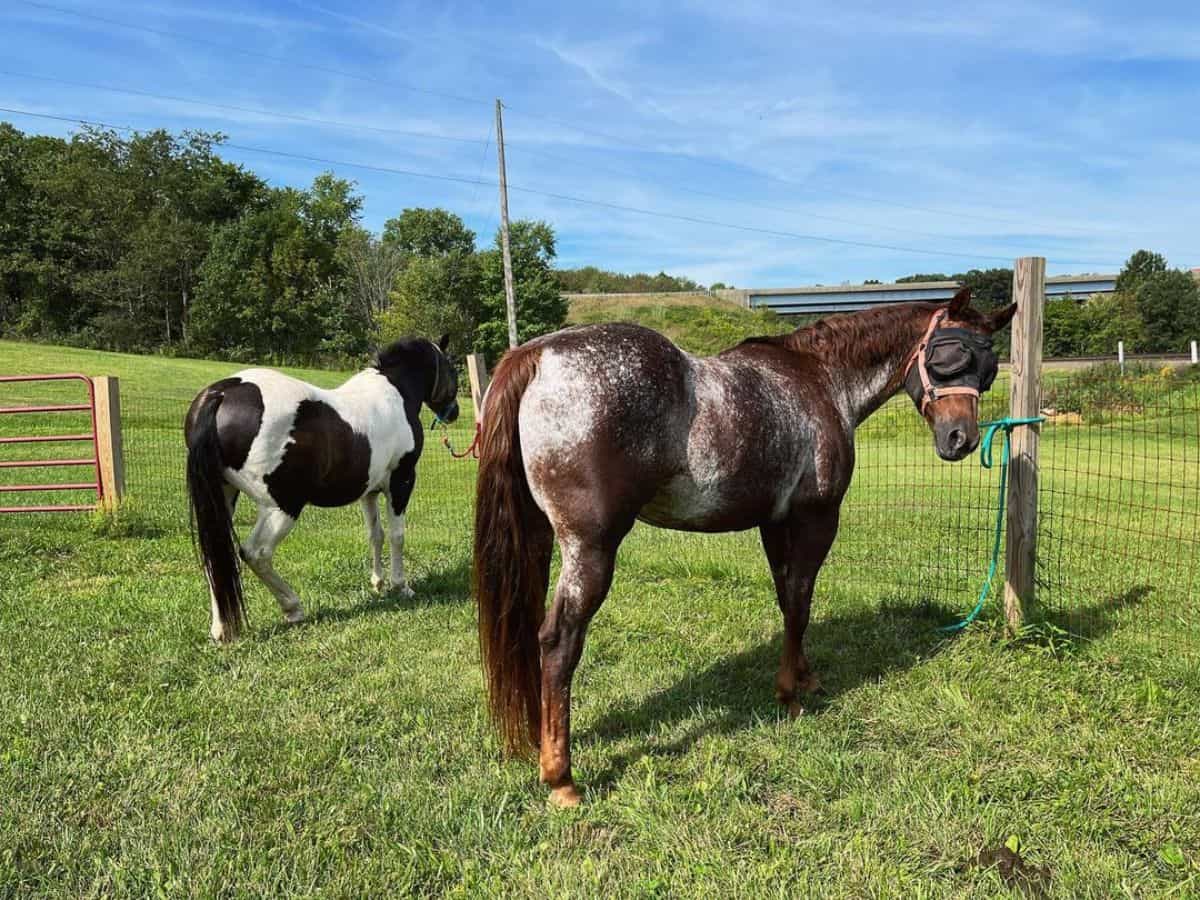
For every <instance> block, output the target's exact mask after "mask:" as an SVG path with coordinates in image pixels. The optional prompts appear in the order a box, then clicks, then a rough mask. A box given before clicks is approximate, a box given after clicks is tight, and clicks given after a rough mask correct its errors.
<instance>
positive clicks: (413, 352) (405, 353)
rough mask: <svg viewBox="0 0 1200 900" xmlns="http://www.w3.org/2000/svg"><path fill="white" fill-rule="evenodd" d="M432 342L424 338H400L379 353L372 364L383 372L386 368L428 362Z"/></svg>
mask: <svg viewBox="0 0 1200 900" xmlns="http://www.w3.org/2000/svg"><path fill="white" fill-rule="evenodd" d="M431 346H432V344H430V343H429V341H427V340H425V339H424V338H400V340H398V341H392V342H391V343H390V344H388V345H387V346H386V347H384V348H383V349H382V350H380V351H379V352H378V353H377V354H375V360H374V361H373V362H372V363H371V365H372V366H373V367H374V368H376V369H379V370H380V371H381V372H382V371H384V370H385V369H398V368H401V367H403V366H415V365H424V364H427V363H428V362H429V360H430V356H429V348H430V347H431Z"/></svg>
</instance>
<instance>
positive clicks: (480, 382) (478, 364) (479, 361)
mask: <svg viewBox="0 0 1200 900" xmlns="http://www.w3.org/2000/svg"><path fill="white" fill-rule="evenodd" d="M467 375H468V376H469V377H470V379H471V402H472V403H473V404H474V406H475V424H476V425H478V424H479V423H480V421H481V413H482V411H483V395H484V394H485V393H487V387H488V370H487V361H486V360H485V359H484V358H483V354H482V353H471V354H469V355H468V356H467Z"/></svg>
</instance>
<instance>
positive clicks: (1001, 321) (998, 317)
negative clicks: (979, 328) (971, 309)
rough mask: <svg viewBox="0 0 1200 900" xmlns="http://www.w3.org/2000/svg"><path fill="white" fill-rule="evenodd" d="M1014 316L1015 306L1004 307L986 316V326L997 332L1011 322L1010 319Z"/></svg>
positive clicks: (1013, 304) (1012, 304)
mask: <svg viewBox="0 0 1200 900" xmlns="http://www.w3.org/2000/svg"><path fill="white" fill-rule="evenodd" d="M1016 314H1017V304H1015V303H1010V304H1009V305H1008V306H1006V307H1004V309H999V310H996V312H994V313H992V314H991V315H990V316H988V324H989V325H990V326H991V328H992V331H999V330H1000V329H1001V328H1003V327H1004V326H1005V325H1007V324H1008V323H1009V322H1011V321H1012V317H1013V316H1015V315H1016Z"/></svg>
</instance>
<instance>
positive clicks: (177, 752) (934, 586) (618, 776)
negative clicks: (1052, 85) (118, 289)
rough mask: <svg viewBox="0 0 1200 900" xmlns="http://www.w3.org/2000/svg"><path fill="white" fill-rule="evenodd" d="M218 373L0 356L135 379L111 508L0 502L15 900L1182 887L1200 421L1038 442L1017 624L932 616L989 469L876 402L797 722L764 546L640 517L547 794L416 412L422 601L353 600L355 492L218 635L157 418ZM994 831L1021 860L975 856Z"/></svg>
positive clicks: (1090, 891)
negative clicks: (577, 798)
mask: <svg viewBox="0 0 1200 900" xmlns="http://www.w3.org/2000/svg"><path fill="white" fill-rule="evenodd" d="M235 368H236V367H235V366H231V365H228V364H220V363H208V362H199V361H192V360H171V359H158V358H146V357H133V356H122V355H116V354H102V353H96V352H90V351H76V350H69V349H63V348H52V347H40V346H32V345H25V344H17V343H11V342H0V374H3V373H20V372H35V371H68V370H78V371H84V372H87V373H91V374H115V375H118V376H120V377H121V380H122V395H123V403H124V406H125V412H126V432H125V440H126V453H127V466H128V469H129V474H128V480H129V492H130V501H129V503H128V505H127V507H126V509H125V510H124V511H123V512H122V514H121V515H120V516H118V517H117V518H116V519H115V520H104V519H99V518H96V517H92V516H89V515H87V514H83V515H61V514H60V515H22V516H0V896H13V897H17V896H20V897H25V896H31V895H49V896H71V897H75V896H138V897H140V896H150V895H154V896H167V897H175V896H201V897H208V896H231V897H232V896H262V895H268V894H270V895H284V894H287V895H296V896H322V897H361V896H399V895H405V894H415V895H443V894H449V895H460V896H481V895H483V896H487V895H503V896H512V897H525V896H538V897H543V896H555V897H557V896H578V897H585V896H586V897H594V896H600V895H605V896H630V897H643V896H705V897H715V896H721V897H723V896H746V897H762V896H779V897H785V896H786V897H795V896H818V895H819V896H843V897H855V898H857V897H864V896H904V897H921V896H955V897H961V896H1004V895H1005V894H1006V893H1008V892H1014V893H1016V894H1018V895H1019V894H1022V893H1024V894H1027V895H1030V896H1042V895H1045V896H1056V897H1080V896H1092V897H1112V896H1139V897H1142V896H1173V897H1189V896H1197V895H1200V716H1198V715H1197V712H1196V711H1197V709H1198V708H1200V626H1197V624H1196V622H1197V617H1196V616H1197V613H1200V601H1198V600H1197V598H1196V597H1195V596H1194V587H1195V584H1196V582H1195V578H1194V566H1195V564H1196V563H1197V560H1196V559H1195V551H1196V539H1197V535H1196V532H1195V521H1196V520H1195V513H1194V510H1195V508H1196V507H1195V505H1194V504H1193V503H1192V500H1194V498H1195V497H1196V494H1197V491H1198V490H1200V475H1198V473H1197V471H1196V468H1197V463H1196V460H1197V456H1198V451H1200V447H1198V442H1197V436H1196V428H1197V421H1196V419H1197V417H1196V416H1195V415H1194V414H1193V415H1192V417H1191V419H1190V420H1189V421H1190V424H1187V423H1185V424H1183V425H1180V426H1178V430H1175V426H1174V425H1172V426H1171V429H1172V430H1168V429H1166V428H1165V427H1161V423H1160V425H1159V426H1155V427H1153V428H1150V427H1148V426H1146V423H1142V425H1143V427H1142V428H1141V431H1140V432H1139V430H1138V426H1137V424H1136V423H1135V424H1134V425H1133V426H1131V427H1129V428H1125V429H1122V428H1120V427H1118V426H1114V425H1111V424H1110V425H1107V426H1095V427H1094V428H1093V427H1084V426H1080V427H1077V428H1076V429H1075V430H1074V431H1072V432H1070V433H1069V434H1068V433H1066V432H1063V433H1061V434H1059V433H1052V432H1050V430H1049V429H1048V430H1047V435H1046V437H1045V439H1044V441H1043V447H1044V449H1045V450H1046V456H1045V457H1044V469H1045V475H1046V482H1047V485H1048V486H1047V491H1046V494H1045V495H1044V505H1045V506H1046V507H1047V509H1048V513H1049V514H1048V516H1047V521H1046V525H1045V529H1044V535H1043V546H1044V548H1045V550H1046V554H1045V559H1044V560H1043V562H1042V564H1041V565H1040V566H1039V578H1040V579H1041V580H1042V581H1043V583H1044V585H1045V587H1044V590H1043V594H1044V602H1045V606H1044V609H1043V610H1042V613H1041V614H1040V615H1039V616H1038V618H1037V622H1036V623H1035V625H1034V626H1033V627H1032V628H1031V629H1030V633H1029V634H1028V635H1027V636H1025V637H1024V638H1023V639H1021V640H1017V641H1010V640H1007V639H1006V638H1005V637H1004V635H1003V632H1002V630H1001V629H1000V627H999V624H998V622H999V620H998V616H997V613H996V607H995V604H990V605H989V607H988V610H987V612H986V613H985V615H984V616H983V618H982V620H981V621H980V622H979V623H978V624H977V625H975V626H972V627H971V628H970V629H968V630H967V631H966V632H965V633H963V634H961V635H959V636H957V637H953V638H947V637H946V636H945V635H943V634H942V633H941V632H939V631H938V626H940V625H944V624H946V623H948V622H952V621H954V620H955V619H956V618H958V617H959V616H960V615H962V614H963V613H964V612H965V611H966V610H967V609H969V608H970V607H971V605H972V604H973V603H974V600H975V595H976V592H977V591H978V585H979V581H980V578H981V577H982V574H983V572H984V570H985V566H986V562H987V554H988V551H989V549H990V540H991V534H990V530H991V527H992V517H993V516H994V502H995V497H994V490H995V485H996V478H997V476H998V471H993V472H986V471H983V470H981V469H980V468H979V467H978V465H977V461H976V460H975V458H971V459H970V460H968V461H966V462H964V463H962V464H960V465H958V466H949V465H946V464H943V463H940V462H938V461H937V460H936V459H935V457H934V454H933V449H932V445H931V442H930V440H929V438H928V436H927V434H926V433H923V432H922V428H923V426H922V425H921V423H920V422H919V420H918V419H917V417H916V415H915V413H913V411H912V409H911V405H910V404H908V401H907V400H904V402H903V403H899V402H897V403H895V404H892V405H889V407H888V408H887V409H885V410H884V411H881V412H880V413H879V414H878V416H877V418H876V419H874V420H872V422H871V423H868V425H867V426H866V428H865V430H864V432H863V434H862V440H861V441H860V445H859V467H860V468H859V472H858V475H857V476H856V479H857V480H856V483H855V485H854V487H853V488H852V492H851V496H850V498H849V499H848V501H847V506H846V510H845V516H844V519H843V529H842V534H841V536H840V537H839V543H838V545H837V546H836V547H835V551H834V557H833V559H832V560H831V563H830V565H829V566H828V567H827V570H826V572H825V573H824V574H823V576H822V580H821V582H820V583H819V586H818V597H817V600H816V603H815V606H814V615H813V623H812V626H811V628H810V632H809V640H808V646H809V650H810V657H811V659H812V660H813V662H814V665H815V667H816V668H817V670H818V671H819V673H820V675H821V677H822V679H823V681H824V684H825V688H826V692H825V694H824V696H823V697H822V699H821V701H820V703H819V704H818V705H817V706H816V707H815V708H814V710H813V711H812V713H811V714H810V715H807V716H805V717H802V718H801V719H799V720H797V721H794V722H793V721H789V720H788V719H787V717H786V716H785V715H782V714H781V713H780V711H779V710H778V709H777V708H776V705H775V703H774V699H773V691H772V684H773V677H774V671H775V666H776V661H777V658H778V654H779V649H780V627H781V622H780V616H779V614H778V611H777V610H776V608H775V603H774V597H773V593H772V589H771V584H770V579H769V576H768V573H767V569H766V565H765V562H764V561H763V559H762V555H761V551H760V550H759V548H758V546H757V538H756V536H755V535H754V534H752V533H751V534H740V535H728V536H704V537H698V536H686V535H679V534H675V533H668V532H661V531H655V530H653V529H649V528H645V527H642V526H639V527H638V528H637V529H635V532H634V534H633V535H631V537H630V539H629V540H628V541H627V542H626V546H625V548H624V549H623V551H622V556H621V559H620V562H619V565H618V570H617V576H616V581H615V583H614V586H613V590H612V593H611V595H610V597H609V599H608V601H607V602H606V604H605V605H604V607H603V609H602V610H601V612H600V614H599V615H598V617H597V619H596V621H595V622H594V623H593V626H592V628H591V632H590V634H589V637H588V641H587V645H586V650H585V653H584V658H583V662H582V664H581V666H580V670H579V674H578V676H577V678H576V682H575V696H574V710H575V717H574V726H575V764H576V776H577V778H578V780H579V781H580V783H581V786H582V787H583V788H584V791H585V804H584V805H583V806H582V807H581V808H580V809H578V810H573V811H565V812H564V811H559V810H554V809H551V808H550V807H549V806H548V805H547V802H546V792H545V790H544V789H543V788H542V787H541V786H539V785H538V784H537V780H536V769H535V767H534V766H533V765H532V764H530V763H529V762H526V761H521V760H506V759H504V758H503V757H502V756H501V754H500V752H499V746H498V743H497V740H496V737H495V735H494V733H493V731H492V729H491V727H490V725H489V722H488V720H487V717H486V714H485V712H484V703H483V697H484V695H483V686H482V682H481V677H480V671H479V659H478V648H477V643H476V635H475V614H474V609H473V606H472V602H471V599H470V596H469V587H468V583H469V561H470V522H471V503H472V486H473V479H474V472H475V464H474V462H472V461H471V460H461V461H457V460H453V459H451V458H450V456H449V454H447V453H446V451H445V450H444V449H443V448H442V447H441V446H440V434H437V433H435V434H434V435H431V436H430V439H429V442H428V443H427V447H426V458H425V459H424V460H423V463H422V468H421V472H420V475H419V479H418V483H417V488H416V495H415V498H414V502H413V509H412V513H411V516H410V528H409V533H408V547H407V552H406V559H407V563H408V568H409V573H410V578H411V580H412V582H413V585H414V587H415V589H416V594H417V595H416V598H415V599H412V600H405V599H402V598H400V597H399V596H387V595H385V596H376V595H373V594H372V593H371V591H370V590H369V585H368V566H367V560H366V543H365V538H364V535H363V531H362V524H361V518H360V513H359V511H358V509H357V507H351V508H347V509H343V510H308V511H306V512H305V514H304V516H303V517H302V519H301V521H300V523H299V525H298V526H297V528H296V530H295V531H294V532H293V534H292V536H291V537H290V538H289V539H288V540H287V541H286V542H285V543H284V544H283V545H282V547H281V549H280V551H279V555H278V557H277V566H278V568H279V569H280V571H281V572H282V574H283V575H284V577H285V578H287V579H288V580H290V581H291V582H292V583H293V584H294V585H295V587H296V588H297V589H298V591H299V593H300V594H301V596H302V597H303V599H304V601H305V604H306V608H307V611H308V614H309V620H308V621H307V622H306V623H305V624H303V625H300V626H297V627H285V626H284V625H283V622H282V617H281V616H280V614H279V611H278V609H277V608H276V607H275V605H274V602H273V600H272V599H271V598H270V596H269V594H268V593H267V591H266V590H265V589H264V588H263V587H262V585H260V584H258V583H257V582H256V581H255V580H254V579H253V576H250V578H249V579H248V581H247V585H248V593H249V600H250V611H249V614H250V629H249V633H248V634H247V636H246V637H245V638H244V639H243V640H242V641H240V642H239V643H237V644H236V645H234V646H230V647H216V646H214V645H212V643H211V642H210V640H209V637H208V597H207V591H206V588H205V587H204V585H203V582H202V580H201V576H200V572H199V568H198V566H197V564H196V562H195V558H194V555H193V552H192V548H191V542H190V538H189V534H188V526H187V512H186V505H185V504H184V502H183V493H182V485H183V470H182V461H183V450H182V436H181V433H180V429H181V422H182V416H183V412H184V410H185V409H186V406H187V403H188V401H189V400H190V398H191V396H192V395H193V394H194V393H195V391H196V390H198V389H199V388H200V387H202V386H203V385H204V384H205V383H207V382H209V381H212V380H215V379H216V378H219V377H222V376H224V375H227V374H229V373H230V372H231V371H233V370H234V369H235ZM306 377H310V378H312V379H313V380H316V381H318V382H319V383H321V384H323V385H333V384H336V383H337V382H338V381H339V380H340V379H341V378H342V377H343V375H342V374H339V373H328V372H320V373H306ZM68 390H69V389H68V388H65V387H64V388H55V389H53V390H51V391H46V390H44V389H42V390H34V389H31V388H24V387H22V388H19V389H15V388H0V406H2V405H6V404H8V403H10V402H20V401H25V400H28V401H31V402H32V400H34V399H35V398H40V397H47V396H56V397H59V396H61V397H64V398H65V396H66V392H67V391H68ZM1002 405H1003V398H1002V397H999V396H998V397H995V398H993V399H992V401H991V402H990V403H989V410H988V412H989V414H991V413H995V412H996V411H997V410H998V409H999V408H1000V407H1001V406H1002ZM470 417H471V413H470V409H469V407H467V408H464V418H463V421H462V422H461V423H460V425H458V426H456V428H455V429H453V432H452V435H451V439H452V441H453V443H454V446H455V447H456V448H459V449H461V448H463V447H465V446H466V444H467V442H468V439H469V431H470V427H469V425H468V424H467V423H468V422H469V420H470ZM22 418H25V417H18V416H0V420H3V421H0V434H16V433H18V432H20V431H21V430H22V429H23V428H24V429H25V430H28V429H29V428H30V426H32V425H34V424H35V423H33V422H30V421H27V422H24V423H20V424H19V423H18V422H17V421H16V420H18V419H22ZM64 421H66V422H70V421H72V420H69V419H67V420H64ZM75 424H76V425H78V424H79V423H78V421H77V420H75ZM37 427H39V428H41V429H43V430H44V431H46V432H47V433H50V432H53V431H55V430H60V429H62V428H63V427H64V424H63V423H62V422H60V423H58V424H57V425H56V424H54V423H50V422H39V423H37ZM68 430H69V429H68ZM1093 438H1094V441H1093ZM1097 447H1103V448H1105V449H1104V450H1103V452H1101V451H1100V450H1097V449H1096V448H1097ZM1180 448H1184V449H1180ZM44 450H45V448H43V451H44ZM60 451H61V452H72V453H73V451H64V450H62V448H60ZM998 451H999V447H998V446H997V459H998ZM23 452H29V451H28V449H26V450H25V451H23ZM1180 453H1183V454H1184V457H1183V460H1184V461H1183V463H1182V465H1180V463H1179V462H1178V460H1179V458H1180V456H1179V454H1180ZM1133 454H1136V459H1137V466H1138V468H1137V469H1136V472H1135V473H1134V474H1133V476H1131V477H1129V478H1127V479H1126V480H1125V481H1122V482H1121V483H1120V486H1119V489H1115V490H1114V489H1113V487H1112V481H1111V476H1112V475H1114V474H1115V473H1117V472H1124V471H1126V463H1127V461H1128V459H1130V458H1131V455H1133ZM0 458H3V459H12V458H17V456H16V450H15V448H14V447H11V446H8V447H5V446H0ZM71 471H74V470H71ZM76 474H78V473H76ZM28 475H29V473H28V472H25V471H24V470H6V471H0V483H12V482H14V481H16V480H18V476H20V477H21V478H24V477H28ZM1101 476H1105V477H1104V478H1102V477H1101ZM42 477H44V476H42ZM60 477H62V473H61V472H60V473H56V474H54V475H53V477H52V478H50V480H60ZM72 477H73V476H72ZM1106 478H1107V479H1108V480H1106ZM1159 482H1169V484H1170V487H1169V489H1165V488H1161V487H1159V486H1158V483H1159ZM1164 491H1166V493H1164ZM1168 495H1169V496H1168ZM0 497H6V498H9V499H10V501H11V498H12V495H8V494H0ZM1189 504H1191V505H1189ZM1126 507H1128V511H1127V512H1126V513H1125V514H1123V515H1118V512H1119V511H1120V510H1121V509H1125V508H1126ZM1147 510H1149V511H1147ZM1189 510H1192V511H1191V512H1189ZM250 516H251V510H250V509H249V506H248V504H243V508H241V509H239V515H238V520H239V528H240V529H242V530H243V531H244V529H245V528H247V527H248V524H249V522H250V521H251V519H250ZM1121 522H1124V523H1125V524H1124V526H1123V527H1122V525H1121V524H1120V523H1121ZM1006 842H1008V843H1009V844H1010V845H1013V846H1016V847H1017V848H1018V853H1019V857H1020V860H1021V864H1019V865H1018V866H1017V867H1016V871H1015V873H1012V872H1009V871H1008V869H1007V868H1005V869H1004V871H1002V870H1001V867H998V866H995V865H989V864H990V863H994V862H995V861H996V860H997V859H999V858H1000V857H1001V856H1003V855H1004V851H1002V850H1001V848H1003V846H1004V845H1005V843H1006Z"/></svg>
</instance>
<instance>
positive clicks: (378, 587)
mask: <svg viewBox="0 0 1200 900" xmlns="http://www.w3.org/2000/svg"><path fill="white" fill-rule="evenodd" d="M386 585H387V582H386V581H384V579H383V576H382V575H372V576H371V590H373V591H374V592H375V593H377V594H382V593H383V589H384V587H385V586H386Z"/></svg>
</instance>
